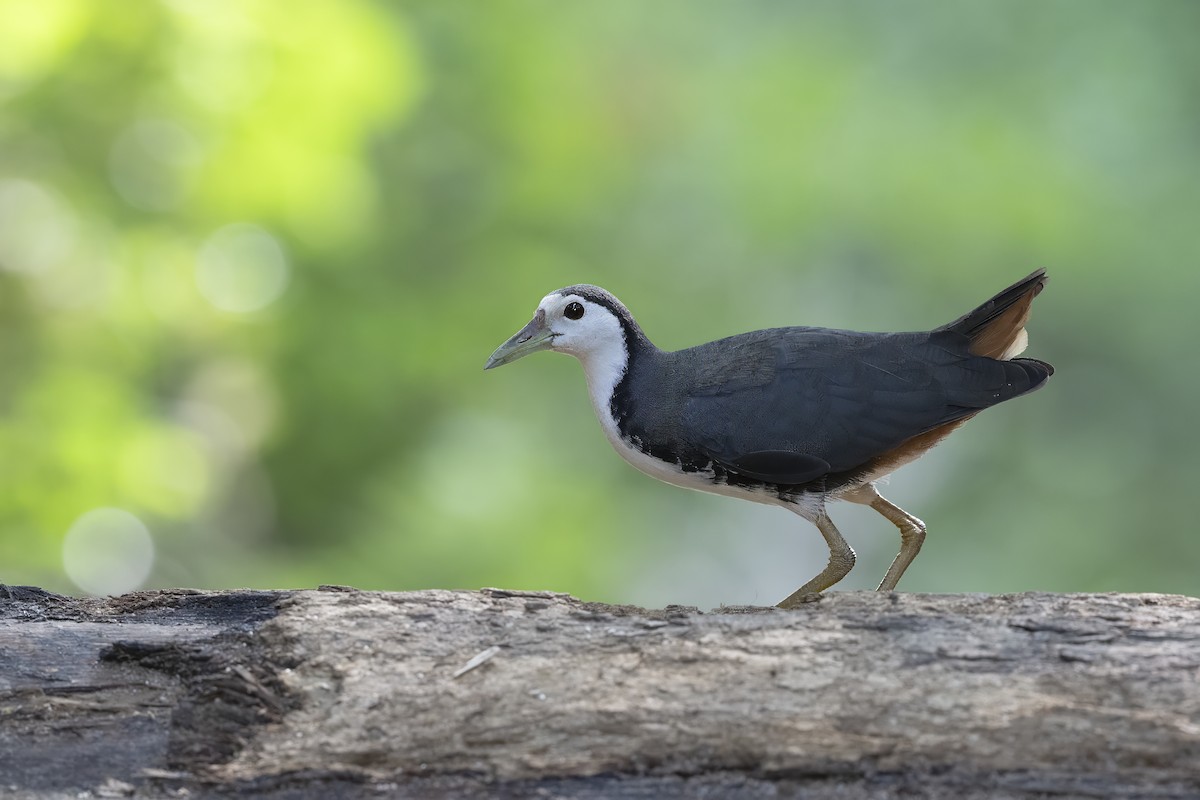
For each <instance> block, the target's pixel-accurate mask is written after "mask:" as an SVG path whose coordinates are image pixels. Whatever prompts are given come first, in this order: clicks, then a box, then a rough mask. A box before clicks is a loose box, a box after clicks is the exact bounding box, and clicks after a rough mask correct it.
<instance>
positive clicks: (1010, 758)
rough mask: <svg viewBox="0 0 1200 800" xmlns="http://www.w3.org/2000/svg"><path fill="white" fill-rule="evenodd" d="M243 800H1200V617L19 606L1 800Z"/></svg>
mask: <svg viewBox="0 0 1200 800" xmlns="http://www.w3.org/2000/svg"><path fill="white" fill-rule="evenodd" d="M183 790H186V792H184V791H183ZM81 792H82V793H85V794H82V795H81V794H80V793H81ZM86 793H90V795H89V794H86ZM236 793H248V794H254V795H255V796H267V797H280V798H282V797H288V798H307V797H368V796H370V797H378V796H381V794H383V795H386V796H393V797H414V798H416V797H420V798H426V797H431V798H456V799H457V798H483V797H489V798H490V797H500V798H518V797H521V798H523V797H531V796H534V797H539V796H544V797H562V798H597V799H598V798H635V797H636V798H685V797H686V798H692V797H713V798H734V799H735V800H736V799H737V798H760V797H764V798H765V797H786V796H799V795H803V796H806V797H808V796H826V795H836V796H837V797H840V798H858V797H862V798H867V797H870V798H889V797H918V796H919V797H939V798H940V797H945V798H972V797H1000V798H1018V797H1020V798H1026V797H1044V796H1047V795H1053V796H1055V797H1122V798H1123V797H1143V796H1145V797H1155V798H1164V797H1178V798H1185V797H1186V798H1196V797H1200V600H1195V599H1189V598H1184V597H1173V596H1163V595H1068V596H1063V595H1048V594H1023V595H1005V596H974V595H943V596H933V595H908V594H875V593H831V594H829V595H827V596H826V597H824V598H823V599H822V600H820V601H819V602H814V603H811V604H809V605H806V606H804V607H802V608H800V609H798V610H796V611H786V612H785V611H778V610H775V609H719V610H717V611H715V612H712V613H708V614H701V613H699V612H697V611H696V610H695V609H690V608H676V607H668V608H667V609H665V610H660V611H647V610H643V609H638V608H630V607H623V606H605V605H597V604H591V603H582V602H580V601H578V600H575V599H573V598H570V597H567V596H564V595H557V594H548V593H538V592H508V591H500V590H484V591H482V592H446V591H427V592H407V593H376V592H359V591H353V590H343V589H340V588H337V587H326V588H325V589H324V590H322V591H302V592H244V591H243V592H192V591H165V592H145V593H138V594H132V595H126V596H123V597H116V598H110V599H103V600H80V599H72V598H65V597H60V596H57V595H52V594H48V593H46V592H43V591H41V590H37V589H30V588H17V587H2V586H0V795H3V796H5V797H10V796H11V797H15V798H22V797H43V796H58V795H69V796H72V797H76V796H137V797H175V796H181V795H182V794H186V795H187V796H188V797H192V798H195V797H210V796H228V795H229V794H236Z"/></svg>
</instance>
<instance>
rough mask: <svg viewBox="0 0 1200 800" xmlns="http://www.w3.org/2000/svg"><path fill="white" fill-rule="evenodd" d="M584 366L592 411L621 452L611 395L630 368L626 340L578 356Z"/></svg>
mask: <svg viewBox="0 0 1200 800" xmlns="http://www.w3.org/2000/svg"><path fill="white" fill-rule="evenodd" d="M578 358H579V363H580V364H582V365H583V374H584V375H585V376H586V377H587V385H588V395H590V396H591V399H592V408H593V409H595V411H596V418H597V419H599V420H600V427H601V428H603V429H604V435H605V436H607V437H608V440H609V442H611V443H612V445H613V447H616V448H617V449H618V450H621V449H623V448H624V447H625V446H626V445H624V444H623V443H622V442H621V432H620V431H619V430H617V421H616V419H614V418H613V414H612V396H613V391H614V390H616V388H617V384H618V383H620V382H621V378H623V377H625V371H626V370H627V369H629V351H628V349H627V346H626V344H625V337H624V336H621V337H619V338H612V339H607V340H605V341H604V343H603V345H601V346H599V347H593V348H592V349H591V350H589V351H588V352H586V353H581V354H579V356H578Z"/></svg>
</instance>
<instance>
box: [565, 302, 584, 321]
mask: <svg viewBox="0 0 1200 800" xmlns="http://www.w3.org/2000/svg"><path fill="white" fill-rule="evenodd" d="M563 316H564V317H566V318H567V319H579V318H580V317H582V316H583V304H582V303H567V307H566V308H564V309H563Z"/></svg>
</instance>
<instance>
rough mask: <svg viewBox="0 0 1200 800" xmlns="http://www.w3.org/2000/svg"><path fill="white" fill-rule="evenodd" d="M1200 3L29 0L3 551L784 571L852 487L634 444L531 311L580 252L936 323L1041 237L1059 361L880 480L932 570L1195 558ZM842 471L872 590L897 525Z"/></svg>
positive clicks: (380, 565)
mask: <svg viewBox="0 0 1200 800" xmlns="http://www.w3.org/2000/svg"><path fill="white" fill-rule="evenodd" d="M1197 30H1200V5H1198V4H1195V3H1183V2H1168V1H1167V0H1161V1H1160V0H1147V1H1146V2H1142V3H1138V4H1130V3H1122V2H1116V1H1115V0H1057V1H1056V2H1053V3H1047V2H1044V0H1011V1H1010V2H1004V3H1001V2H994V1H991V0H971V1H969V2H959V3H953V4H947V3H944V2H934V1H933V0H914V1H912V2H906V3H891V2H883V1H882V0H879V1H878V2H861V1H854V2H833V1H832V0H829V1H828V2H796V3H781V2H771V1H770V0H754V1H752V2H743V3H726V2H715V1H710V0H660V1H659V2H654V3H645V2H635V0H606V2H590V3H560V2H552V0H489V2H486V3H476V2H461V1H458V0H425V1H424V2H415V1H414V2H409V3H383V2H368V0H339V1H338V2H336V3H335V2H320V1H318V0H313V1H312V2H307V1H306V2H283V0H257V1H255V0H164V2H149V0H130V1H129V2H122V3H100V2H94V0H93V1H91V2H89V0H42V2H39V3H22V2H19V1H18V0H0V565H2V566H0V581H4V582H9V583H18V582H27V583H38V584H42V585H44V586H47V587H49V588H54V589H59V590H67V591H78V590H80V589H84V590H88V591H106V590H111V591H119V590H122V589H124V588H131V587H132V586H135V585H137V584H138V583H139V582H140V581H142V580H145V583H146V585H151V586H160V585H192V586H239V585H250V586H272V587H284V586H296V585H300V586H311V585H315V584H317V583H347V584H354V585H358V586H362V587H368V588H389V589H403V588H416V587H433V586H438V587H477V586H481V585H505V586H512V587H527V588H551V589H556V590H561V591H569V592H573V593H575V594H579V595H582V596H584V597H587V598H590V599H601V600H611V601H623V602H637V603H644V604H661V603H666V602H681V603H696V604H700V605H702V606H713V605H716V604H718V603H723V602H724V603H747V602H756V603H767V602H774V601H776V600H778V599H779V598H781V597H783V596H784V595H786V594H787V593H788V592H790V591H791V590H792V589H794V588H795V586H796V585H798V584H799V583H801V582H803V581H804V580H806V579H807V578H808V577H810V576H811V574H813V573H815V572H816V571H817V570H818V569H819V567H820V566H821V565H822V564H823V563H824V559H825V553H824V550H823V547H822V545H821V543H820V538H819V536H818V535H817V533H816V531H815V530H813V529H812V528H811V527H810V526H808V525H807V524H806V523H804V522H802V521H801V520H799V519H798V518H796V517H793V516H791V515H789V514H787V513H786V512H784V511H782V510H779V509H770V508H764V507H758V506H754V505H751V504H747V503H738V502H735V501H732V500H727V499H722V498H716V497H710V496H705V495H700V494H694V493H687V492H683V491H681V490H678V489H673V488H669V487H666V486H662V485H660V484H657V483H655V482H653V481H651V480H649V479H647V478H645V477H643V476H640V475H638V474H637V473H635V472H634V471H632V470H631V469H629V468H628V467H627V466H626V465H625V464H624V463H623V462H621V461H620V459H618V458H617V457H616V456H615V455H614V454H613V453H612V452H610V451H609V449H608V447H607V445H606V443H605V441H604V438H603V436H602V435H601V433H600V431H599V428H598V426H597V425H596V424H595V421H594V420H593V419H592V417H591V411H590V408H589V406H588V403H587V401H586V394H585V392H584V385H583V380H582V376H581V374H580V371H579V368H578V366H577V365H575V364H574V363H572V362H571V361H570V360H569V359H564V358H558V357H553V356H539V357H537V358H534V359H530V360H528V361H523V362H521V363H520V364H519V365H516V366H513V367H508V368H505V369H503V370H500V371H497V372H494V373H487V374H484V373H483V372H482V371H481V367H482V364H483V360H484V359H485V358H486V356H487V355H488V354H489V353H490V352H491V350H492V349H493V347H495V346H496V345H497V344H499V343H500V342H501V341H503V340H504V339H505V338H506V337H507V336H508V335H509V334H510V333H511V332H512V331H514V330H516V329H517V328H518V327H520V326H521V325H522V324H524V322H525V321H526V320H527V319H528V317H529V315H530V313H531V312H532V311H533V309H534V307H535V305H536V303H537V301H538V299H539V298H540V297H542V295H544V294H545V293H546V292H548V291H550V290H552V289H554V288H557V287H559V286H562V285H566V284H570V283H574V282H591V283H598V284H601V285H603V286H605V287H606V288H609V289H611V290H612V291H614V292H616V293H617V294H618V295H619V296H620V297H621V298H622V299H623V300H624V301H625V302H626V303H627V304H628V305H629V306H630V308H631V309H632V310H633V311H634V313H635V314H636V315H637V316H638V318H639V319H640V320H641V322H642V324H643V327H644V328H645V329H646V331H647V332H648V334H649V335H650V336H651V338H653V339H654V340H655V341H656V343H657V344H659V346H662V347H669V348H676V347H684V346H687V345H690V344H695V343H699V342H701V341H707V340H710V339H714V338H717V337H719V336H723V335H728V334H731V333H736V332H739V331H742V330H748V329H752V328H758V327H767V326H774V325H787V324H812V325H827V326H834V327H851V328H859V329H870V330H886V329H914V328H928V327H931V326H933V325H936V324H940V323H943V322H947V321H949V320H950V319H952V318H954V317H957V316H958V315H959V314H961V313H963V312H965V311H966V310H968V309H969V308H971V307H972V306H974V305H975V304H976V303H978V302H981V301H982V300H984V299H986V297H988V296H989V295H990V294H991V293H992V292H994V291H996V290H998V289H1000V288H1002V287H1003V286H1005V285H1007V284H1008V283H1010V282H1011V281H1013V280H1015V279H1017V278H1019V277H1021V276H1022V275H1024V274H1026V273H1027V272H1028V271H1030V270H1031V269H1032V268H1034V267H1036V266H1045V267H1047V268H1048V269H1049V270H1050V274H1051V283H1050V286H1049V289H1048V290H1047V292H1046V293H1045V294H1043V295H1042V296H1041V297H1040V298H1039V299H1038V301H1037V303H1036V304H1035V312H1034V319H1033V322H1032V324H1031V326H1030V331H1031V347H1030V350H1029V353H1030V355H1034V356H1036V357H1039V358H1044V359H1046V360H1048V361H1050V362H1052V363H1054V364H1055V365H1056V366H1057V367H1058V373H1057V374H1056V376H1055V377H1054V379H1053V380H1052V381H1051V383H1050V385H1049V386H1048V387H1047V388H1046V389H1045V390H1044V391H1042V392H1040V393H1038V394H1036V395H1033V396H1031V397H1029V398H1026V399H1022V400H1019V401H1016V402H1014V403H1011V404H1008V405H1005V406H1003V407H1001V408H998V409H996V410H994V411H990V412H989V413H987V414H985V415H982V416H981V417H980V418H979V419H977V420H975V421H973V422H972V423H971V424H970V425H968V426H967V427H966V428H965V429H964V430H963V431H962V432H960V433H958V434H956V436H955V437H952V438H951V439H950V440H949V441H948V442H947V443H946V444H944V445H942V446H941V447H939V448H938V450H937V451H935V452H934V453H932V454H930V455H929V456H927V457H926V458H925V459H924V460H922V461H921V462H919V463H918V464H915V465H913V466H910V467H908V468H906V469H905V470H903V471H901V472H900V473H898V474H897V475H896V476H895V477H894V478H893V480H892V482H891V485H890V486H889V487H886V488H885V491H886V492H887V494H888V495H889V496H890V497H891V498H892V499H894V500H895V501H896V502H898V503H900V504H901V505H903V506H904V507H906V508H908V509H909V510H911V511H913V512H914V513H916V514H917V515H918V516H921V517H922V518H923V519H925V520H926V522H927V523H928V524H929V528H930V533H929V539H928V542H927V545H926V549H925V552H924V553H923V554H922V555H921V557H920V558H919V559H918V560H917V561H916V563H915V564H914V566H913V568H912V569H910V570H909V572H908V574H907V575H906V577H905V580H904V583H903V584H902V586H901V588H902V589H907V590H926V591H1016V590H1024V589H1035V588H1036V589H1047V590H1060V591H1067V590H1136V591H1164V592H1184V593H1191V594H1200V568H1198V567H1200V531H1198V530H1197V527H1198V526H1197V523H1196V518H1195V514H1194V510H1193V509H1194V507H1193V505H1192V504H1191V502H1190V501H1188V500H1187V497H1188V496H1189V495H1190V494H1191V492H1193V491H1194V486H1195V485H1196V483H1197V480H1198V479H1200V459H1198V458H1197V454H1198V452H1200V437H1198V436H1197V432H1196V428H1197V426H1196V422H1195V414H1196V407H1197V398H1198V394H1200V392H1198V391H1197V389H1198V386H1200V377H1198V374H1197V369H1196V364H1197V360H1196V356H1195V354H1194V351H1193V348H1194V346H1195V339H1196V333H1197V330H1198V325H1197V322H1196V315H1195V313H1194V310H1193V309H1192V308H1191V305H1192V299H1193V298H1194V297H1196V296H1197V294H1198V292H1200V270H1197V265H1198V263H1200V236H1198V235H1197V225H1198V222H1200V157H1198V154H1200V153H1198V146H1200V94H1198V93H1197V91H1196V89H1197V87H1198V86H1200V49H1198V48H1197V47H1196V46H1195V32H1196V31H1197ZM106 508H108V509H121V510H122V512H100V513H95V510H96V509H106ZM89 512H92V513H89ZM125 512H127V513H125ZM834 516H835V519H837V520H839V521H840V523H841V525H842V529H843V531H844V532H845V533H846V534H847V537H848V538H849V540H850V541H851V543H852V544H853V545H854V546H855V547H856V548H857V549H858V550H859V553H860V560H859V566H858V567H857V568H856V570H855V571H854V572H853V573H852V574H851V576H850V578H849V579H847V581H845V582H844V583H843V584H842V587H841V588H868V587H873V586H874V584H875V582H876V581H878V579H879V577H880V576H881V575H882V573H883V571H884V569H885V568H886V565H887V563H888V562H889V560H890V558H891V556H892V554H893V553H894V552H895V549H896V547H897V544H898V543H897V537H896V535H895V531H894V530H893V529H892V528H891V527H890V526H889V525H888V524H887V523H886V522H885V521H883V520H881V519H879V518H878V517H877V516H875V515H873V514H872V513H871V512H869V511H866V510H863V509H855V508H852V507H848V508H844V509H843V508H841V507H838V508H835V509H834ZM97 520H100V522H97ZM130 520H132V522H130ZM139 521H140V525H142V526H144V530H138V531H135V530H132V529H129V527H128V526H129V525H131V524H132V525H134V526H135V527H136V526H137V525H138V524H139ZM89 525H90V526H91V527H88V526H89ZM105 525H108V526H109V528H111V530H110V529H109V528H104V526H105ZM122 525H124V526H126V527H125V528H122V527H121V526H122ZM96 526H100V527H99V528H97V527H96ZM114 526H115V527H114ZM68 531H72V533H71V536H68ZM97 531H98V533H97ZM106 531H107V533H106ZM114 531H115V533H114ZM122 531H124V533H122ZM126 534H127V535H126ZM146 534H148V536H147V535H146ZM106 537H107V538H106ZM122 537H124V538H122ZM147 542H152V543H153V544H152V546H153V551H154V553H153V555H154V557H153V559H146V558H145V556H146V553H145V550H146V548H148V547H149V546H150V545H149V544H146V543H147ZM89 548H90V549H89ZM126 551H128V553H127V552H126ZM126 555H128V557H127V558H126ZM139 559H140V560H139ZM123 560H125V561H129V562H130V563H134V562H136V564H135V566H133V567H130V569H129V570H127V574H123V573H122V571H121V568H120V564H121V563H122V562H123ZM64 564H68V565H74V566H73V567H69V568H68V569H73V570H74V572H71V573H70V577H68V572H67V571H64ZM80 564H83V565H84V566H83V567H80V566H79V565H80ZM88 564H91V565H93V569H92V573H95V574H90V575H89V574H87V572H88V570H87V566H86V565H88ZM137 564H144V568H143V567H141V566H137ZM81 569H82V570H83V573H82V574H80V573H79V571H80V570H81ZM139 570H141V571H139ZM145 570H149V573H148V574H147V573H146V571H145ZM113 575H115V577H113ZM109 578H111V579H109Z"/></svg>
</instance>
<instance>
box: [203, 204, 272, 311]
mask: <svg viewBox="0 0 1200 800" xmlns="http://www.w3.org/2000/svg"><path fill="white" fill-rule="evenodd" d="M290 277H291V275H290V269H289V268H288V263H287V257H286V256H285V255H284V253H283V248H282V247H281V246H280V244H279V242H278V241H277V240H276V239H275V237H274V236H272V235H271V234H269V233H267V232H266V231H264V230H263V229H262V228H259V227H258V226H256V225H248V224H245V223H239V224H236V225H228V226H226V227H224V228H221V229H220V230H219V231H217V232H216V233H214V234H213V235H212V236H210V237H209V238H208V240H207V241H206V242H205V243H204V245H203V246H202V247H201V248H200V254H199V257H198V258H197V260H196V287H197V288H198V289H199V290H200V293H201V294H202V295H204V297H205V299H207V300H208V302H210V303H212V304H213V306H215V307H216V308H218V309H220V310H221V311H228V312H230V313H234V314H247V313H250V312H254V311H259V310H261V309H263V308H265V307H266V306H268V305H270V304H271V303H273V302H275V300H277V299H278V298H279V296H280V295H281V294H283V290H284V289H286V288H287V284H288V280H289V278H290Z"/></svg>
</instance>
